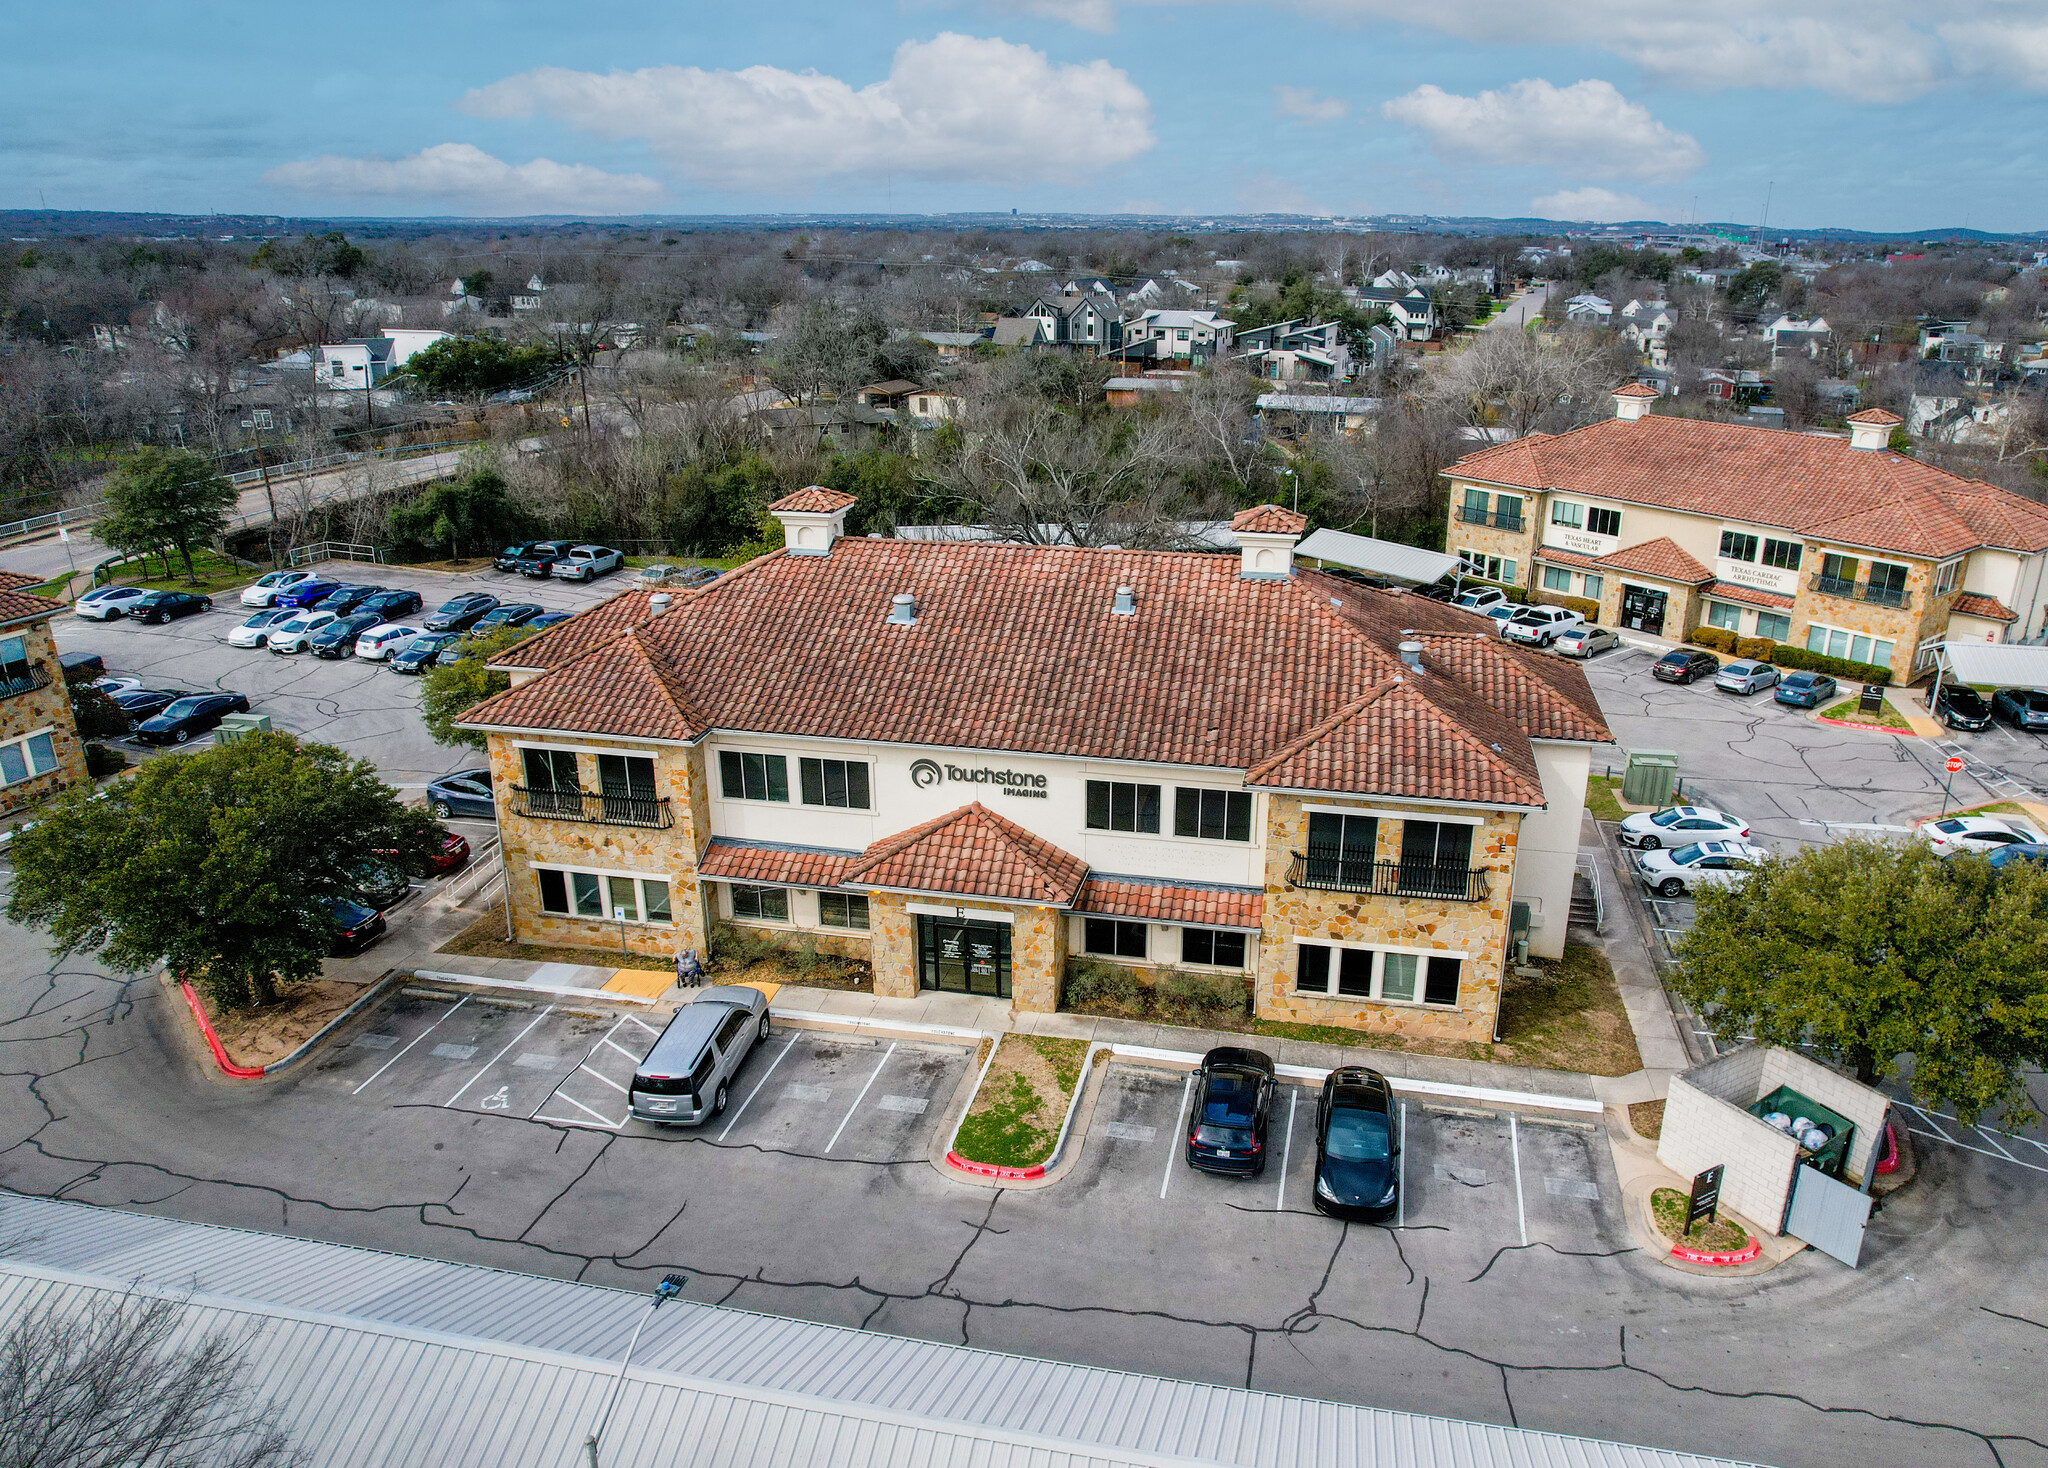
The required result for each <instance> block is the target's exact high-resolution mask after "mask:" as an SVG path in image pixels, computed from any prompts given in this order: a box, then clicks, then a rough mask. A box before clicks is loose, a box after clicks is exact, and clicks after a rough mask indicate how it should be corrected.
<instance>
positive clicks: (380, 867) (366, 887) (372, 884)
mask: <svg viewBox="0 0 2048 1468" xmlns="http://www.w3.org/2000/svg"><path fill="white" fill-rule="evenodd" d="M348 885H349V888H350V890H351V891H352V892H353V893H354V895H355V899H356V901H358V902H360V903H362V904H363V905H364V906H366V907H373V908H375V909H376V910H377V911H378V912H388V911H390V910H391V909H392V908H394V907H396V906H398V904H399V903H401V902H403V901H405V899H406V898H407V897H409V896H410V895H411V894H412V881H411V879H410V878H408V877H407V876H406V875H405V873H404V872H401V871H399V870H398V869H397V868H396V867H389V866H385V865H384V864H383V863H382V862H365V863H364V864H363V865H362V866H359V867H357V868H356V869H355V870H354V871H352V872H350V873H349V874H348Z"/></svg>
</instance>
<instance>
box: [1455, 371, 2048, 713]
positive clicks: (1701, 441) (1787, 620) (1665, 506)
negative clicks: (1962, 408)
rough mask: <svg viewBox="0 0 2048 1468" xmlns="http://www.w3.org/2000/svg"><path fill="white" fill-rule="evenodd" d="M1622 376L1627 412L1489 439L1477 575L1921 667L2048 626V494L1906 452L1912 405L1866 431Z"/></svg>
mask: <svg viewBox="0 0 2048 1468" xmlns="http://www.w3.org/2000/svg"><path fill="white" fill-rule="evenodd" d="M1656 398H1657V392H1656V390H1655V389H1654V388H1648V387H1644V386H1642V385H1640V384H1637V383H1630V384H1628V385H1627V386H1625V387H1621V388H1618V389H1616V391H1615V393H1614V401H1615V407H1616V414H1615V416H1614V417H1613V418H1611V419H1606V420H1603V421H1601V422H1598V423H1594V424H1591V425H1588V426H1586V427H1584V428H1575V429H1573V430H1571V431H1570V432H1568V433H1560V434H1531V435H1529V436H1528V437H1527V438H1523V439H1518V440H1516V441H1514V442H1512V443H1506V444H1500V445H1498V446H1496V447H1492V448H1487V449H1482V450H1480V451H1479V452H1477V453H1474V454H1469V455H1467V456H1466V457H1465V458H1463V459H1460V460H1459V461H1458V462H1457V463H1456V464H1454V465H1452V466H1451V467H1450V468H1449V469H1447V470H1445V471H1444V473H1445V475H1446V476H1447V477H1448V478H1449V479H1450V481H1451V507H1450V526H1449V538H1448V540H1447V541H1446V548H1447V549H1449V550H1451V551H1452V552H1454V553H1455V554H1457V555H1459V556H1460V557H1462V558H1463V559H1464V561H1465V563H1466V566H1467V568H1468V570H1469V571H1470V573H1471V574H1474V575H1477V576H1482V577H1484V578H1486V579H1487V580H1490V581H1500V582H1504V583H1507V584H1509V585H1514V586H1522V587H1526V588H1528V590H1529V592H1530V594H1531V596H1532V598H1534V599H1537V600H1541V599H1542V597H1543V596H1544V594H1545V593H1549V594H1553V595H1568V596H1579V597H1584V598H1586V599H1588V600H1590V601H1595V602H1598V603H1599V604H1600V621H1601V622H1603V623H1605V624H1607V625H1609V626H1613V627H1620V628H1624V629H1632V630H1635V631H1641V632H1649V633H1656V634H1661V635H1663V636H1666V637H1677V638H1682V637H1685V636H1688V635H1689V634H1691V633H1692V632H1693V631H1694V630H1695V629H1697V628H1698V627H1700V626H1702V625H1705V626H1713V627H1720V628H1724V629H1726V630H1728V631H1730V632H1733V633H1735V634H1737V635H1738V636H1743V637H1768V638H1771V639H1773V640H1775V641H1778V642H1784V643H1790V644H1792V645H1793V646H1796V647H1804V648H1807V649H1809V650H1811V651H1813V652H1817V653H1824V654H1826V655H1828V656H1830V657H1841V658H1850V659H1853V660H1854V661H1857V662H1866V663H1875V664H1878V665H1880V666H1888V667H1890V668H1891V669H1892V671H1893V676H1894V677H1895V678H1896V679H1899V680H1905V679H1907V678H1910V677H1911V676H1913V672H1914V671H1915V670H1916V669H1917V670H1918V671H1925V670H1926V669H1927V667H1929V666H1931V658H1932V647H1933V644H1935V643H1937V642H1941V641H1943V640H1956V641H1987V642H2008V641H2011V642H2018V641H2027V642H2034V641H2039V640H2040V639H2041V638H2042V637H2043V636H2044V634H2048V574H2044V571H2048V507H2044V506H2042V505H2040V504H2037V503H2035V502H2034V501H2033V500H2029V499H2026V498H2024V497H2022V496H2020V495H2017V494H2014V493H2012V492H2011V491H2009V490H2004V489H2000V488H1997V487H1996V486H1994V485H1989V484H1983V483H1980V482H1978V481H1976V480H1970V479H1963V478H1960V477H1958V476H1957V475H1954V474H1950V473H1947V472H1945V471H1943V470H1941V469H1937V468H1935V467H1934V466H1932V465H1929V464H1923V463H1921V462H1919V461H1918V460H1916V459H1912V458H1908V457H1906V456H1905V455H1902V454H1897V453H1893V452H1892V451H1891V450H1890V449H1889V448H1887V447H1886V444H1887V442H1888V440H1889V437H1890V434H1891V431H1892V429H1893V428H1895V427H1897V426H1898V424H1899V419H1898V418H1897V417H1896V416H1895V415H1893V414H1891V413H1887V412H1885V411H1884V410H1882V409H1877V408H1873V409H1869V410H1867V411H1865V412H1862V413H1857V414H1855V415H1854V416H1853V417H1851V418H1850V419H1849V427H1850V437H1849V438H1848V439H1847V440H1846V441H1845V440H1843V439H1841V438H1837V437H1834V436H1832V435H1824V434H1804V433H1788V432H1786V431H1784V430H1782V429H1772V428H1752V427H1749V426H1747V425H1744V424H1739V423H1715V422H1705V421H1701V420H1697V419H1689V418H1677V417H1665V416H1661V415H1657V414H1652V413H1651V412H1650V411H1649V408H1650V405H1651V404H1652V403H1653V402H1654V401H1655V400H1656Z"/></svg>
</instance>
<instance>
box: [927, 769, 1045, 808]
mask: <svg viewBox="0 0 2048 1468" xmlns="http://www.w3.org/2000/svg"><path fill="white" fill-rule="evenodd" d="M942 780H946V781H951V782H952V783H953V784H955V785H994V786H997V787H999V788H1000V789H1001V790H1002V792H1003V794H1005V795H1016V796H1021V797H1024V798H1026V799H1031V800H1044V799H1045V798H1046V794H1045V776H1043V775H1033V774H1027V773H1026V772H1025V771H1023V770H995V769H990V768H989V767H988V766H986V765H983V766H980V767H968V766H963V765H950V764H940V763H939V762H938V761H937V760H929V759H921V760H914V761H912V763H911V766H910V783H911V784H913V785H915V786H917V788H918V789H920V790H929V789H930V788H931V787H932V786H934V785H936V784H938V783H939V782H940V781H942Z"/></svg>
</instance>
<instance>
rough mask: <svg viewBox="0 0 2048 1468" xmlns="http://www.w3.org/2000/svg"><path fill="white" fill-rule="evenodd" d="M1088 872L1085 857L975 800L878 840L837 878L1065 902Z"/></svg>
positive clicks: (855, 883) (857, 883)
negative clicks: (1053, 842)
mask: <svg viewBox="0 0 2048 1468" xmlns="http://www.w3.org/2000/svg"><path fill="white" fill-rule="evenodd" d="M1087 877H1088V866H1087V863H1085V862H1083V861H1082V860H1081V858H1079V857H1078V856H1075V855H1074V854H1073V853H1071V852H1067V851H1062V850H1061V849H1060V848H1059V847H1057V846H1055V845H1053V844H1052V843H1051V842H1050V841H1047V840H1046V839H1045V838H1044V837H1042V836H1034V835H1032V834H1031V832H1029V831H1027V830H1025V829H1024V828H1023V827H1022V826H1019V825H1016V824H1015V823H1013V822H1011V821H1006V820H1004V819H1003V818H1002V817H1001V816H999V815H997V814H996V813H995V812H994V811H992V810H990V809H989V808H988V807H987V806H985V805H983V804H981V802H979V801H976V802H975V803H974V804H973V805H963V806H961V807H960V809H958V810H955V811H948V812H947V813H946V814H945V815H942V816H939V817H938V818H936V819H935V820H929V821H926V822H925V823H924V824H923V825H921V826H913V827H912V828H911V829H910V830H908V831H904V832H901V833H900V834H898V835H895V836H891V837H889V838H887V839H886V840H882V841H877V842H876V843H875V844H874V845H873V846H870V847H869V848H868V849H867V850H866V851H864V852H863V853H861V855H860V857H859V858H858V859H857V860H855V861H853V862H851V863H849V864H848V866H847V868H846V870H845V871H844V872H843V873H842V874H841V875H840V878H839V883H840V885H841V886H843V887H877V888H883V889H887V890H892V891H897V892H944V893H950V894H953V895H957V896H961V897H988V898H994V899H997V900H998V901H1006V902H1030V903H1036V904H1038V905H1039V906H1041V907H1066V906H1069V905H1071V904H1072V902H1073V900H1074V897H1075V895H1076V894H1077V893H1079V892H1080V890H1081V884H1082V883H1083V882H1084V881H1086V880H1087Z"/></svg>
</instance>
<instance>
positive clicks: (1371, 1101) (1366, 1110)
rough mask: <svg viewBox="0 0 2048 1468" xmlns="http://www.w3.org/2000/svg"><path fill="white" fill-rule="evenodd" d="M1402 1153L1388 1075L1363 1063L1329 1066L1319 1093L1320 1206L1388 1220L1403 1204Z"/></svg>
mask: <svg viewBox="0 0 2048 1468" xmlns="http://www.w3.org/2000/svg"><path fill="white" fill-rule="evenodd" d="M1400 1156H1401V1139H1400V1138H1399V1137H1398V1136H1396V1135H1395V1132H1394V1093H1393V1089H1392V1088H1391V1087H1390V1086H1388V1085H1387V1078H1386V1077H1385V1076H1383V1075H1381V1074H1380V1073H1379V1072H1378V1071H1376V1070H1368V1069H1366V1068H1365V1067H1364V1066H1362V1065H1345V1066H1339V1067H1338V1068H1337V1069H1336V1070H1333V1071H1331V1072H1330V1074H1329V1076H1328V1077H1327V1078H1325V1080H1324V1081H1323V1091H1322V1094H1321V1095H1320V1096H1318V1097H1317V1098H1316V1186H1315V1192H1314V1193H1313V1194H1312V1195H1311V1196H1312V1197H1313V1198H1314V1199H1315V1205H1316V1208H1317V1210H1318V1211H1320V1212H1323V1213H1327V1214H1329V1215H1331V1216H1332V1217H1334V1218H1355V1219H1359V1220H1361V1221H1363V1222H1366V1223H1384V1222H1386V1220H1387V1219H1389V1218H1391V1217H1393V1215H1394V1212H1395V1210H1396V1209H1398V1208H1399V1207H1400V1204H1401V1172H1400V1165H1399V1161H1400Z"/></svg>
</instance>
